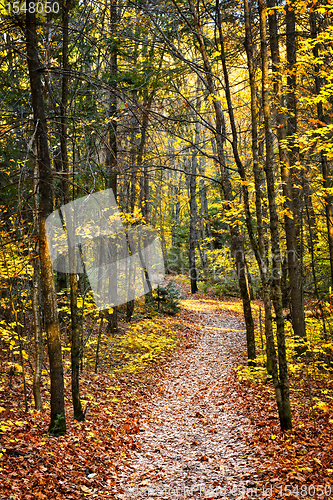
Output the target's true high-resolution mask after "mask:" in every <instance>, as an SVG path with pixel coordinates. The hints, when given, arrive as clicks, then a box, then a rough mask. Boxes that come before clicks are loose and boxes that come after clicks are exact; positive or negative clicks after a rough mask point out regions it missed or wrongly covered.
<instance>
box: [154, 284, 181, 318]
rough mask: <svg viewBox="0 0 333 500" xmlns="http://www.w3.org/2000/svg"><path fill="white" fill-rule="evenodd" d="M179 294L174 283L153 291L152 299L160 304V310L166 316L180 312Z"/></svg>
mask: <svg viewBox="0 0 333 500" xmlns="http://www.w3.org/2000/svg"><path fill="white" fill-rule="evenodd" d="M182 298H183V297H182V295H181V292H180V290H179V288H178V287H177V286H176V284H175V282H174V281H169V282H168V283H167V285H165V286H164V287H161V286H160V287H157V288H156V289H155V290H154V299H155V301H156V302H157V303H158V304H160V310H161V311H162V312H164V313H166V314H171V315H173V314H177V313H178V312H179V311H180V301H181V299H182Z"/></svg>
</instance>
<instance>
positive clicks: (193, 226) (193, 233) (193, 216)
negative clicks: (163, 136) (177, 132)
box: [189, 124, 199, 293]
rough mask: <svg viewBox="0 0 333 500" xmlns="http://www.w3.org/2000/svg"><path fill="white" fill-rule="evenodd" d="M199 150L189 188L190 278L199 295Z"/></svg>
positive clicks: (192, 286) (195, 154) (193, 163)
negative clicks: (197, 193) (197, 194)
mask: <svg viewBox="0 0 333 500" xmlns="http://www.w3.org/2000/svg"><path fill="white" fill-rule="evenodd" d="M198 134H199V132H198V124H196V130H195V141H197V140H198V139H197V138H198ZM196 175H197V150H196V149H194V151H193V153H192V162H191V171H190V179H189V187H190V242H189V243H190V245H189V271H190V272H189V276H190V281H191V293H197V291H198V285H197V268H196V261H195V249H196V246H197V216H198V208H197V199H196V190H197V178H196Z"/></svg>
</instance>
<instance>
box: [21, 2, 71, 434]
mask: <svg viewBox="0 0 333 500" xmlns="http://www.w3.org/2000/svg"><path fill="white" fill-rule="evenodd" d="M26 41H27V59H28V69H29V78H30V88H31V99H32V107H33V111H34V123H35V132H36V133H35V140H36V147H37V161H38V170H39V180H40V183H39V187H40V223H39V252H40V264H41V287H42V293H43V299H44V319H45V330H46V333H47V340H48V354H49V362H50V377H51V422H50V426H49V432H50V433H51V434H55V435H63V434H65V433H66V420H65V404H64V377H63V363H62V353H61V341H60V329H59V321H58V313H57V298H56V292H55V286H54V280H53V270H52V263H51V259H50V253H49V248H48V241H47V237H46V224H45V222H46V218H47V216H48V215H49V214H50V213H51V212H52V210H53V179H52V170H51V162H50V155H49V147H48V140H47V128H46V118H45V111H44V101H43V88H42V82H41V77H40V64H39V60H38V49H37V33H36V16H35V13H31V12H29V10H27V12H26Z"/></svg>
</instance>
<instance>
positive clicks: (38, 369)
mask: <svg viewBox="0 0 333 500" xmlns="http://www.w3.org/2000/svg"><path fill="white" fill-rule="evenodd" d="M33 193H34V195H33V196H34V214H33V215H34V228H35V231H36V234H38V225H39V215H38V210H39V203H38V164H37V161H35V166H34V179H33ZM36 246H37V249H36V250H37V255H39V249H38V243H37V245H36ZM40 298H41V289H40V262H39V259H38V258H36V259H34V273H33V278H32V312H33V317H34V334H35V372H34V380H33V386H32V392H33V395H34V400H35V408H36V410H39V411H41V410H42V409H43V403H42V397H41V393H40V383H41V377H42V369H43V330H42V324H41V317H40V311H39V302H40Z"/></svg>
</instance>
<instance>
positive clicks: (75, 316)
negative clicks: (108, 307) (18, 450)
mask: <svg viewBox="0 0 333 500" xmlns="http://www.w3.org/2000/svg"><path fill="white" fill-rule="evenodd" d="M68 10H69V1H68V0H66V3H63V4H62V30H63V50H62V62H63V71H64V72H63V77H62V95H61V135H60V147H61V161H62V171H63V173H64V174H65V175H64V180H63V193H64V203H65V204H66V203H68V202H69V165H68V150H67V104H68V83H69V82H68V76H67V75H68V21H69V19H68ZM67 223H68V224H70V223H71V221H70V220H68V221H67ZM67 234H74V228H73V227H67ZM69 243H70V242H69V240H68V249H69V267H70V269H73V268H74V267H75V264H74V260H75V258H76V255H75V250H73V248H72V246H71V245H70V244H69ZM69 284H70V309H71V332H72V336H71V370H72V401H73V410H74V418H75V419H76V420H78V421H83V420H84V413H83V410H82V406H81V400H80V381H79V373H80V321H79V311H78V307H77V297H78V282H77V276H76V274H75V273H70V276H69Z"/></svg>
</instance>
